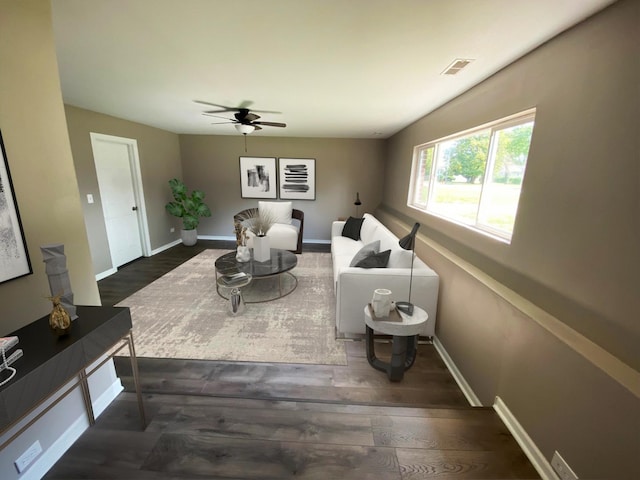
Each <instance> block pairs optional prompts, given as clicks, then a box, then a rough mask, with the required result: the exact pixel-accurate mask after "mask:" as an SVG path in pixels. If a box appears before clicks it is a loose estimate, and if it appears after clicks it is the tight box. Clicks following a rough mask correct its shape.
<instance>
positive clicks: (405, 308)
mask: <svg viewBox="0 0 640 480" xmlns="http://www.w3.org/2000/svg"><path fill="white" fill-rule="evenodd" d="M419 228H420V224H419V223H416V224H415V225H414V226H413V228H412V229H411V232H409V235H407V236H406V237H402V238H401V239H400V241H399V242H398V244H399V245H400V247H401V248H403V249H404V250H411V276H410V277H409V300H408V301H407V302H396V308H397V309H398V310H400V311H401V312H404V313H406V314H407V315H413V303H411V284H412V283H413V260H414V258H415V245H416V234H417V233H418V229H419Z"/></svg>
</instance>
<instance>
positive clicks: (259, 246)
mask: <svg viewBox="0 0 640 480" xmlns="http://www.w3.org/2000/svg"><path fill="white" fill-rule="evenodd" d="M253 259H254V260H255V261H256V262H267V261H269V260H271V247H270V246H269V237H253Z"/></svg>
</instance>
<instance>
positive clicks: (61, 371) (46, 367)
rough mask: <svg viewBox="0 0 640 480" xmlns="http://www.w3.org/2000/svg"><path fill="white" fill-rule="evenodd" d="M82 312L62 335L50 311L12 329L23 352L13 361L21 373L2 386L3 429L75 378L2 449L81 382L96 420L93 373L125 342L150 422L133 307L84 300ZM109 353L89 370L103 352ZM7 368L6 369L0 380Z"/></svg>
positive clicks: (88, 408)
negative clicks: (53, 327)
mask: <svg viewBox="0 0 640 480" xmlns="http://www.w3.org/2000/svg"><path fill="white" fill-rule="evenodd" d="M76 313H77V315H78V318H77V319H75V320H74V321H73V322H72V323H71V330H70V333H69V334H68V335H65V336H61V337H58V336H57V335H56V334H55V333H53V331H52V330H51V328H50V327H49V315H46V316H44V317H42V318H40V319H38V320H36V321H35V322H33V323H30V324H29V325H26V326H24V327H22V328H20V329H18V330H16V331H15V332H12V333H10V334H9V335H16V336H17V337H18V338H19V343H18V345H17V346H16V347H15V348H21V349H22V351H23V356H22V357H21V358H19V359H18V360H17V361H16V362H15V363H14V364H13V365H12V367H14V368H15V369H16V375H15V376H14V377H13V379H12V380H11V381H10V382H9V383H7V384H5V385H2V386H0V435H1V434H3V433H5V432H6V431H8V430H9V429H10V428H12V427H13V426H14V425H16V424H17V423H18V422H19V421H20V420H22V419H23V418H25V417H26V416H27V415H28V414H29V413H31V412H32V411H33V410H35V409H36V408H37V407H38V406H40V405H42V403H43V402H45V401H46V400H47V399H48V398H50V397H51V396H52V395H54V394H55V393H56V392H58V391H59V390H60V389H61V387H63V386H65V385H66V384H67V383H69V382H70V381H72V380H73V379H74V378H75V381H74V382H73V384H72V385H71V386H69V387H68V388H67V389H66V390H65V391H64V392H62V393H61V395H60V396H59V397H58V398H57V399H56V400H55V401H54V402H52V403H51V405H49V406H48V407H47V408H46V409H44V410H43V411H42V412H40V413H39V414H38V415H37V416H35V417H34V418H33V419H31V420H30V421H29V422H28V423H27V424H26V425H24V426H23V427H22V428H20V430H18V431H17V432H16V433H15V434H14V435H12V436H11V437H10V438H9V439H7V440H6V441H5V442H4V443H2V445H0V450H2V449H3V448H4V447H5V446H7V445H8V444H9V443H11V442H12V441H13V440H15V439H16V438H17V437H18V436H19V435H20V434H22V432H24V431H25V430H26V429H27V428H29V427H30V426H31V425H33V424H34V423H35V422H36V421H37V420H38V419H39V418H40V417H42V416H43V415H44V414H45V413H46V412H47V411H49V410H50V409H51V408H53V407H54V406H55V405H57V404H58V403H59V402H60V401H61V400H62V399H63V398H64V397H66V396H67V395H68V394H69V393H71V391H73V390H74V389H75V388H76V387H77V386H78V385H79V386H80V388H81V390H82V396H83V400H84V405H85V409H86V412H87V416H88V418H89V425H93V424H94V423H95V417H94V414H93V407H92V404H91V396H90V393H89V384H88V382H87V378H88V377H89V376H90V375H91V374H92V373H94V372H95V371H96V370H98V369H99V368H100V367H102V366H103V365H104V364H105V363H106V362H108V361H109V360H111V358H112V357H113V356H114V355H115V354H116V353H117V352H119V351H120V350H122V349H123V348H124V347H127V346H128V347H129V355H130V358H131V369H132V371H133V379H134V382H135V388H136V394H137V398H138V409H139V411H140V420H141V422H142V428H143V429H144V428H145V427H146V418H145V414H144V405H143V403H142V393H141V391H140V382H139V377H138V362H137V359H136V354H135V348H134V344H133V335H132V333H131V326H132V325H131V315H130V313H129V308H127V307H92V306H78V309H77V312H76ZM105 354H107V355H108V356H107V358H105V359H104V360H103V361H101V362H100V363H99V364H98V365H96V366H94V367H93V368H92V369H91V370H89V371H87V368H88V367H89V365H91V364H92V363H93V362H95V361H96V360H97V359H98V358H100V357H101V356H103V355H105ZM3 373H4V375H6V372H0V380H1V379H2V378H4V377H3V376H2V375H3Z"/></svg>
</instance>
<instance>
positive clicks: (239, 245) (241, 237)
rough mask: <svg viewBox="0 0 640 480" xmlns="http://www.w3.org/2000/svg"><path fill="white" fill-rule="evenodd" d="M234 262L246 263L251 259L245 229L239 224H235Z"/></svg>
mask: <svg viewBox="0 0 640 480" xmlns="http://www.w3.org/2000/svg"><path fill="white" fill-rule="evenodd" d="M234 227H235V232H236V260H237V261H239V262H248V261H249V260H250V259H251V250H250V249H249V247H247V227H245V226H244V225H242V224H241V223H240V222H236V223H235V225H234Z"/></svg>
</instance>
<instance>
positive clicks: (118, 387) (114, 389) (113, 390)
mask: <svg viewBox="0 0 640 480" xmlns="http://www.w3.org/2000/svg"><path fill="white" fill-rule="evenodd" d="M123 390H124V387H123V386H122V382H121V381H120V377H116V379H115V381H114V382H113V383H112V384H111V385H109V387H108V388H107V389H106V390H105V391H104V392H102V395H100V396H99V397H98V398H97V399H96V400H94V401H93V402H92V403H91V406H92V407H93V414H94V415H95V417H96V418H98V417H99V416H100V414H101V413H102V412H104V411H105V410H106V408H107V407H108V406H109V405H110V404H111V402H113V401H114V400H115V399H116V397H117V396H118V395H120V392H122V391H123Z"/></svg>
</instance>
